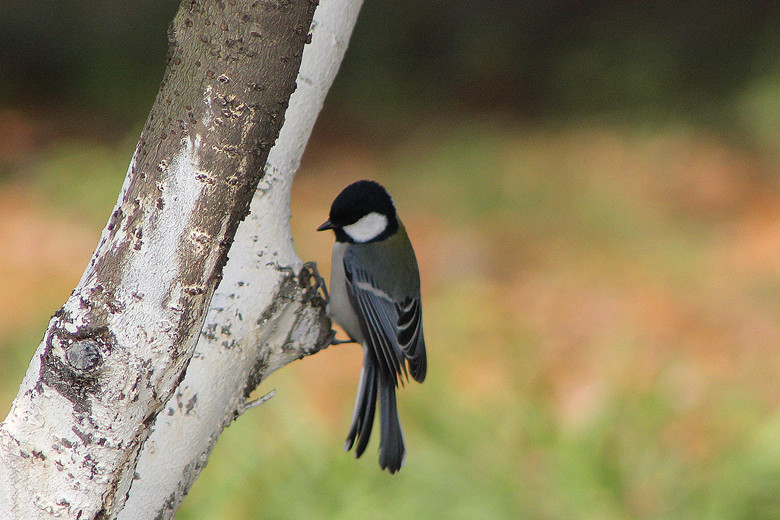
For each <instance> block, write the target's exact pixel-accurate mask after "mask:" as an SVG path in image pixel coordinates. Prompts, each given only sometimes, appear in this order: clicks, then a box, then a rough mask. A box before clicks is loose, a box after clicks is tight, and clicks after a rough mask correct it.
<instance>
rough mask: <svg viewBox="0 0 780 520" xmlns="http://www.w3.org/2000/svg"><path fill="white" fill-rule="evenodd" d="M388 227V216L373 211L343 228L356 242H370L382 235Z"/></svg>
mask: <svg viewBox="0 0 780 520" xmlns="http://www.w3.org/2000/svg"><path fill="white" fill-rule="evenodd" d="M386 228H387V217H386V216H384V215H382V214H381V213H377V212H372V213H369V214H368V215H366V216H364V217H363V218H361V219H360V220H358V221H357V222H355V223H354V224H350V225H349V226H344V227H343V228H342V229H343V230H344V232H345V233H346V234H347V235H349V237H350V238H351V239H352V240H354V241H355V242H368V241H369V240H373V239H375V238H376V237H378V236H379V235H381V234H382V232H383V231H384V230H385V229H386Z"/></svg>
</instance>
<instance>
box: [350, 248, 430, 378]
mask: <svg viewBox="0 0 780 520" xmlns="http://www.w3.org/2000/svg"><path fill="white" fill-rule="evenodd" d="M344 272H345V274H346V278H347V292H348V293H349V297H350V300H351V301H352V306H353V308H354V309H355V311H356V312H357V313H358V314H359V315H360V318H361V319H360V320H359V321H360V323H361V327H363V329H364V330H363V335H364V336H365V338H366V341H367V342H368V343H369V344H368V345H367V346H368V348H370V349H371V350H372V351H373V352H374V355H375V357H376V359H377V361H378V363H379V367H380V369H381V370H382V371H383V372H384V373H385V374H387V375H388V376H390V377H391V378H392V380H393V381H395V383H396V385H397V384H398V381H399V380H400V381H401V383H403V381H404V379H406V378H408V377H409V374H411V375H412V377H413V378H414V379H415V380H417V381H420V382H422V381H423V379H425V373H426V369H427V361H426V354H425V340H424V339H423V333H422V310H421V305H420V298H419V297H417V298H409V299H407V300H405V301H403V302H396V301H394V300H393V299H392V298H391V297H390V295H388V294H387V293H385V292H383V291H382V290H381V289H378V288H377V287H376V285H375V283H374V280H373V279H372V278H371V277H370V276H369V274H368V273H366V272H365V271H364V270H363V269H360V268H359V267H358V266H357V265H355V262H353V261H351V257H350V256H349V255H345V257H344ZM407 361H408V363H409V369H407Z"/></svg>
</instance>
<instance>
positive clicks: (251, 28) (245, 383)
mask: <svg viewBox="0 0 780 520" xmlns="http://www.w3.org/2000/svg"><path fill="white" fill-rule="evenodd" d="M359 6H360V1H359V0H326V1H325V2H324V5H323V6H321V7H319V8H318V9H317V12H316V17H315V23H313V24H312V23H311V21H312V16H313V15H314V10H315V7H316V3H315V2H314V1H313V0H284V1H283V0H277V1H247V0H229V1H214V2H211V1H203V2H196V1H185V2H183V3H182V6H181V8H180V11H179V13H178V14H177V16H176V18H175V20H174V23H173V26H172V29H171V33H170V40H171V42H170V46H171V51H170V54H169V60H168V68H167V70H166V74H165V77H164V79H163V83H162V86H161V89H160V92H159V94H158V97H157V100H156V101H155V104H154V107H153V108H152V111H151V113H150V115H149V119H148V121H147V124H146V126H145V128H144V130H143V133H142V135H141V138H140V140H139V143H138V146H137V148H136V151H135V153H134V155H133V158H132V160H131V162H130V166H129V168H128V172H127V177H126V179H125V182H124V184H123V186H122V190H121V192H120V194H119V198H118V201H117V205H116V207H115V210H114V212H113V213H112V215H111V217H110V219H109V222H108V224H107V225H106V228H105V229H104V231H103V233H102V235H101V237H100V241H99V244H98V247H97V249H96V251H95V253H94V254H93V257H92V260H91V261H90V264H89V266H88V267H87V269H86V271H85V272H84V275H83V276H82V279H81V281H80V282H79V284H78V286H77V287H76V289H74V291H73V293H72V294H71V296H70V298H69V299H68V301H67V302H66V303H65V305H63V307H62V308H61V309H60V310H59V311H58V312H57V313H56V314H55V315H54V316H53V317H52V319H51V321H50V323H49V326H48V328H47V330H46V332H45V334H44V338H43V341H42V342H41V344H40V346H39V347H38V350H37V351H36V353H35V355H34V356H33V359H32V361H31V364H30V367H29V369H28V371H27V374H26V375H25V378H24V380H23V382H22V384H21V387H20V390H19V394H18V395H17V397H16V399H15V400H14V403H13V405H12V408H11V411H10V413H9V415H8V417H7V418H6V420H5V421H4V422H3V423H0V518H3V519H6V518H7V519H24V520H27V519H36V518H66V519H75V520H84V519H108V518H116V517H117V516H118V515H119V517H120V518H123V519H135V518H139V519H140V518H171V517H173V514H174V513H175V510H176V508H177V507H178V504H179V503H180V501H181V499H182V497H183V495H184V494H186V492H187V490H188V489H189V487H190V486H191V485H192V482H193V481H194V479H195V478H196V476H197V474H198V472H199V471H200V469H201V468H202V467H203V466H204V465H205V463H206V460H207V458H208V455H209V453H210V451H211V449H212V447H213V445H214V443H215V442H216V439H217V438H218V436H219V434H220V432H221V431H222V429H223V428H224V427H225V426H226V425H227V424H229V422H230V421H231V420H233V419H234V418H236V417H237V416H238V415H240V414H241V412H242V411H244V410H245V408H246V406H247V404H246V399H247V397H248V396H249V393H250V392H251V391H252V390H253V389H254V388H255V387H256V386H257V384H258V383H259V382H260V381H261V380H262V379H263V378H264V377H265V376H266V375H268V374H269V373H270V372H271V371H273V370H275V369H277V368H279V367H281V366H283V365H285V364H286V363H289V362H290V361H292V360H294V359H297V358H300V357H302V356H304V355H307V354H310V353H313V352H315V351H316V350H318V349H319V348H322V347H324V346H326V345H327V343H328V339H329V334H330V322H329V321H328V320H327V318H326V317H325V315H324V305H323V300H322V298H321V297H320V295H319V293H318V289H317V286H316V284H315V283H314V278H315V277H314V276H313V273H312V270H311V269H310V268H309V267H308V266H304V265H302V262H301V261H300V260H299V259H298V257H297V255H296V254H295V251H294V249H293V247H292V240H291V237H290V230H289V198H290V187H291V183H292V177H293V174H294V172H295V169H296V168H297V166H298V163H299V161H300V156H301V153H302V151H303V147H304V146H305V142H306V140H307V138H308V136H309V134H310V132H311V128H312V126H313V124H314V119H315V118H316V115H317V113H318V112H319V109H320V107H321V105H322V102H323V99H324V96H325V93H326V92H327V89H328V87H329V86H330V84H331V82H332V79H333V77H334V76H335V73H336V71H337V69H338V65H339V63H340V61H341V58H342V56H343V53H344V51H345V48H346V44H347V41H348V39H349V34H350V32H351V29H352V26H353V25H354V22H355V19H356V17H357V12H358V10H359ZM310 29H311V32H310ZM308 39H312V43H311V45H308V46H306V48H305V52H303V51H304V44H305V43H306V42H307V40H308ZM302 55H303V57H302ZM302 59H303V66H302V67H301V68H300V74H298V72H299V66H300V64H301V60H302ZM296 75H297V77H298V91H297V92H296V94H295V95H294V96H293V97H292V98H290V94H291V92H292V91H293V90H294V88H295V79H296ZM288 103H289V105H290V108H289V110H287V112H286V113H285V110H286V109H287V106H288ZM283 120H285V122H284V127H283V129H282V132H281V135H280V136H279V139H278V140H277V139H276V138H277V135H278V133H279V130H280V128H281V126H282V121H283ZM275 142H276V144H275V145H274V143H275ZM272 146H273V151H271V148H272ZM269 152H270V155H269ZM253 195H254V199H253V198H252V197H253ZM250 201H251V213H250V215H249V216H248V217H247V211H248V210H249V205H250ZM245 218H246V220H244V219H245ZM242 220H244V221H243V222H242ZM239 223H241V225H240V226H239ZM234 239H235V240H234ZM228 252H229V254H230V260H229V261H228V257H227V255H228ZM220 280H221V282H220ZM217 285H219V288H218V289H217ZM215 290H216V292H215ZM212 296H213V297H212ZM209 305H210V307H209ZM204 323H205V325H204ZM193 354H194V355H193ZM125 504H127V507H125V508H124V510H123V509H122V508H123V507H124V506H125Z"/></svg>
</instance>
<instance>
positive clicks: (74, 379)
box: [38, 327, 116, 413]
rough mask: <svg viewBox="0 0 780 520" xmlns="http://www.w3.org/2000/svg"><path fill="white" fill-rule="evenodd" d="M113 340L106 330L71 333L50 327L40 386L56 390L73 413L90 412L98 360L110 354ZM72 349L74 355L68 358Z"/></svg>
mask: <svg viewBox="0 0 780 520" xmlns="http://www.w3.org/2000/svg"><path fill="white" fill-rule="evenodd" d="M115 341H116V340H115V338H114V336H113V334H111V333H110V332H109V330H108V328H106V327H82V328H81V329H78V330H77V331H76V332H73V333H71V332H68V331H67V330H65V329H64V328H52V329H51V330H49V331H48V335H47V337H46V347H45V349H44V353H43V355H42V356H41V368H40V375H39V379H38V381H39V384H45V385H47V386H49V387H51V388H54V389H55V390H57V391H58V392H59V393H60V394H61V395H62V396H64V397H65V398H67V399H68V400H69V401H71V402H72V403H73V408H74V410H75V411H76V412H80V413H84V412H86V413H89V412H90V411H91V403H90V396H92V395H95V394H97V393H98V392H99V391H100V380H99V377H100V367H101V366H102V362H101V361H102V359H103V358H104V357H105V356H106V355H110V353H111V351H112V349H113V348H114V345H115ZM71 348H73V349H74V350H75V351H76V353H75V354H72V355H70V359H69V355H68V354H69V352H70V350H71ZM55 349H56V350H57V352H55ZM63 354H64V355H63ZM63 360H65V361H66V362H63ZM71 361H72V362H75V366H73V365H71ZM80 367H81V368H80Z"/></svg>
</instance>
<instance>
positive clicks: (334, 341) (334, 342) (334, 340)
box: [330, 329, 357, 345]
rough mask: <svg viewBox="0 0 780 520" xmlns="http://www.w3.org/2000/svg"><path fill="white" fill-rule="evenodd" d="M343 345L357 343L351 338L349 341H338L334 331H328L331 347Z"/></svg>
mask: <svg viewBox="0 0 780 520" xmlns="http://www.w3.org/2000/svg"><path fill="white" fill-rule="evenodd" d="M344 343H357V341H355V340H354V339H352V338H349V339H338V338H336V331H335V330H333V329H331V330H330V344H331V345H343V344H344Z"/></svg>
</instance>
